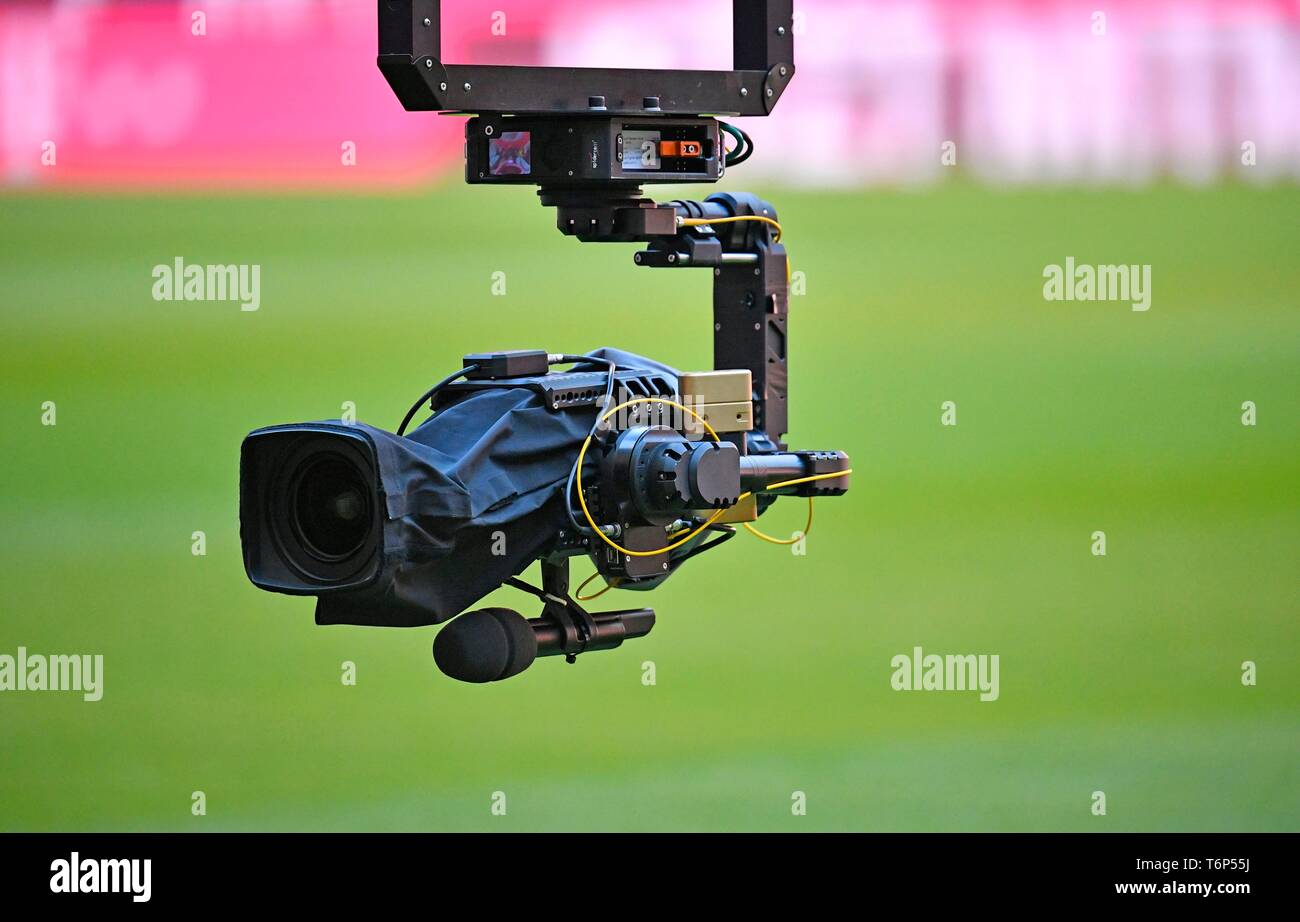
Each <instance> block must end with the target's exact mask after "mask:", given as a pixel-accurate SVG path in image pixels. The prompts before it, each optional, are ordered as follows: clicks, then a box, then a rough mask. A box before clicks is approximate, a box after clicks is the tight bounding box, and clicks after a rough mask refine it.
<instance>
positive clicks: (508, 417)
mask: <svg viewBox="0 0 1300 922" xmlns="http://www.w3.org/2000/svg"><path fill="white" fill-rule="evenodd" d="M588 354H589V355H591V356H593V357H597V358H602V359H607V360H611V361H614V362H616V363H617V365H618V367H619V368H620V369H622V368H632V369H644V370H647V371H656V372H659V373H661V374H664V375H667V376H668V377H670V378H671V379H672V380H673V381H674V382H676V379H677V372H676V370H674V369H672V368H669V367H668V366H666V365H662V364H660V363H658V362H655V361H652V360H650V359H646V358H643V357H642V356H638V355H633V354H631V353H627V352H622V351H620V350H616V349H598V350H596V351H595V352H592V353H588ZM595 412H596V411H594V410H559V411H556V410H551V409H548V408H547V407H546V406H545V405H544V403H543V401H542V397H541V395H539V394H538V393H537V392H536V391H534V390H531V389H528V388H524V387H519V388H496V389H491V390H482V391H475V392H472V393H470V394H469V395H468V396H466V397H464V398H463V399H461V400H459V401H458V402H456V403H453V404H450V405H448V406H445V407H443V408H442V409H440V410H439V411H438V413H437V415H435V416H434V417H433V418H431V419H430V420H428V421H427V422H425V423H424V424H423V425H421V426H419V427H418V428H416V429H415V430H414V431H413V432H411V433H409V434H408V435H406V436H405V437H403V436H398V435H394V434H393V433H391V432H386V431H384V430H382V429H376V428H374V427H373V426H367V425H364V424H360V423H358V424H355V425H345V424H344V423H340V422H328V423H314V424H311V425H313V426H316V427H321V426H336V427H338V428H340V429H344V428H346V430H347V431H348V432H351V433H354V434H359V435H362V436H364V437H365V438H366V439H367V440H368V441H369V443H370V444H371V445H372V446H373V448H374V452H375V457H376V461H377V465H376V467H377V469H378V472H379V479H380V488H381V489H382V491H383V504H384V508H383V510H382V513H383V514H382V516H381V518H382V532H383V537H382V551H381V554H382V559H381V565H380V567H379V571H378V575H377V576H376V578H375V580H374V581H373V582H371V583H370V584H369V585H367V586H364V587H362V588H359V589H355V590H350V591H347V592H323V593H321V594H320V596H319V598H318V601H317V605H316V623H317V624H369V625H385V626H394V627H414V626H419V625H427V624H439V623H441V622H443V621H447V620H448V619H450V618H452V617H454V616H455V615H457V614H459V613H460V612H462V611H464V610H465V609H466V608H468V607H469V606H470V605H472V604H474V603H475V602H476V601H478V600H479V599H481V598H483V596H485V595H487V594H488V593H490V592H492V591H493V590H494V589H496V588H498V587H499V586H500V585H501V583H502V581H503V580H505V579H507V578H509V577H511V576H515V575H517V574H519V573H521V572H522V571H523V570H524V569H525V568H526V567H527V566H528V565H529V564H530V563H531V562H532V561H533V560H536V559H537V557H538V555H539V553H541V552H543V551H544V550H545V545H546V543H547V542H548V541H551V540H553V539H554V537H555V534H556V532H557V531H558V530H559V529H560V528H561V527H562V526H563V524H564V523H565V522H566V521H567V516H566V514H565V511H564V500H563V492H564V485H565V482H566V481H567V479H568V475H569V471H570V469H571V468H572V467H573V463H574V461H575V460H576V458H577V455H578V450H579V448H581V446H582V442H583V440H584V439H585V438H586V437H587V434H588V432H590V430H591V426H592V422H593V421H594V413H595Z"/></svg>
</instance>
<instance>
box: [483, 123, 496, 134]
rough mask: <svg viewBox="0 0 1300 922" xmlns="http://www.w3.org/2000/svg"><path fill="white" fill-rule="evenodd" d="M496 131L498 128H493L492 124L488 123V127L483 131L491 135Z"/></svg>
mask: <svg viewBox="0 0 1300 922" xmlns="http://www.w3.org/2000/svg"><path fill="white" fill-rule="evenodd" d="M494 131H496V129H495V128H493V127H492V126H491V125H488V126H487V127H486V128H484V129H483V133H484V134H486V135H490V134H492V132H494Z"/></svg>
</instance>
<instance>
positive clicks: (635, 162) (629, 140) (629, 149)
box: [623, 131, 663, 170]
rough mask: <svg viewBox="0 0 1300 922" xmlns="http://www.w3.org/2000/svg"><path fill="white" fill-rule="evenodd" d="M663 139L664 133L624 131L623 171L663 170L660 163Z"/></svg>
mask: <svg viewBox="0 0 1300 922" xmlns="http://www.w3.org/2000/svg"><path fill="white" fill-rule="evenodd" d="M662 139H663V133H662V132H658V131H624V132H623V169H625V170H658V169H661V168H662V166H663V165H662V164H661V163H660V161H659V142H660V141H661V140H662Z"/></svg>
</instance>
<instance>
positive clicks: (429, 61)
mask: <svg viewBox="0 0 1300 922" xmlns="http://www.w3.org/2000/svg"><path fill="white" fill-rule="evenodd" d="M424 69H425V70H433V58H425V59H424Z"/></svg>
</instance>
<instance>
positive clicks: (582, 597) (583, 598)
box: [573, 570, 614, 602]
mask: <svg viewBox="0 0 1300 922" xmlns="http://www.w3.org/2000/svg"><path fill="white" fill-rule="evenodd" d="M597 576H600V571H599V570H597V571H596V572H595V573H593V574H591V576H588V577H587V578H586V579H584V580H583V581H582V585H581V586H579V587H578V590H577V591H576V592H575V593H573V598H574V599H575V600H577V601H579V602H590V601H592V600H593V599H598V598H600V597H601V596H602V595H604V594H605V593H607V592H609V590H611V589H613V588H614V586H613V584H612V583H611V584H609V585H607V586H606V587H605V588H604V589H602V590H600V592H597V593H595V594H594V595H583V594H582V590H584V589H586V588H587V584H588V583H590V582H591V581H592V580H593V579H595V578H596V577H597Z"/></svg>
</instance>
